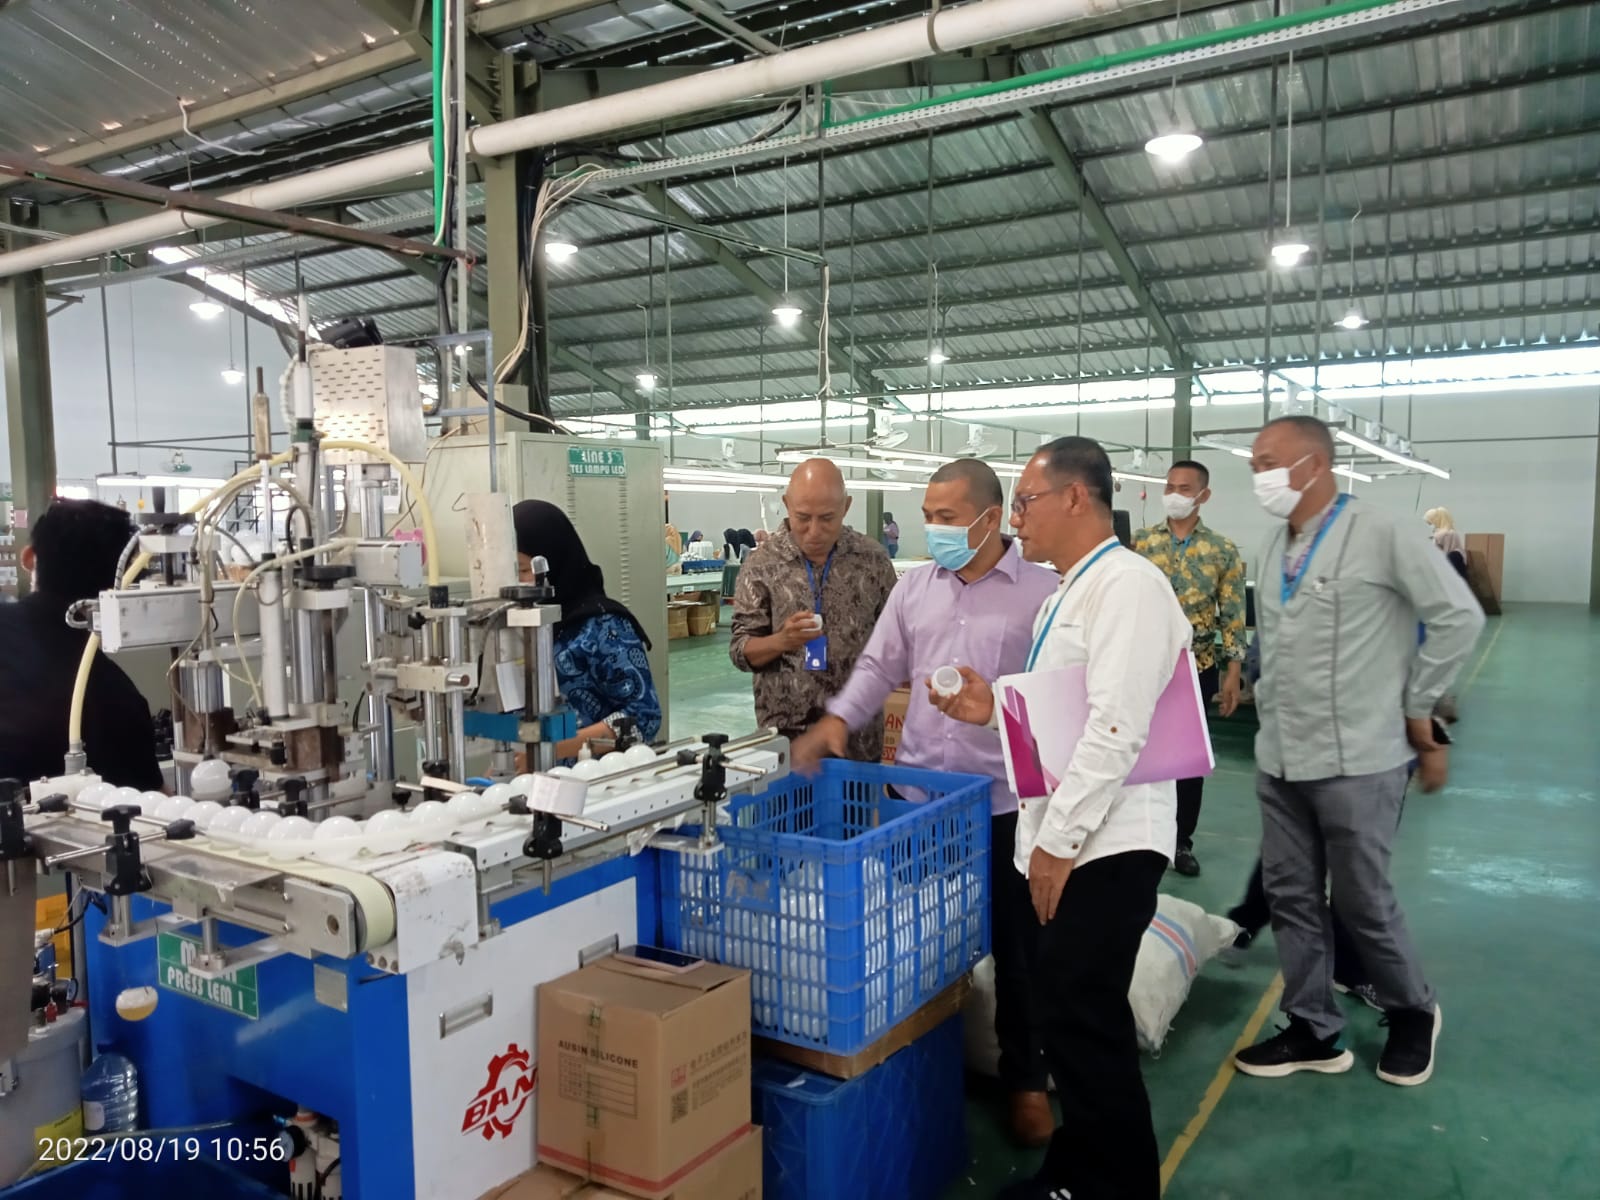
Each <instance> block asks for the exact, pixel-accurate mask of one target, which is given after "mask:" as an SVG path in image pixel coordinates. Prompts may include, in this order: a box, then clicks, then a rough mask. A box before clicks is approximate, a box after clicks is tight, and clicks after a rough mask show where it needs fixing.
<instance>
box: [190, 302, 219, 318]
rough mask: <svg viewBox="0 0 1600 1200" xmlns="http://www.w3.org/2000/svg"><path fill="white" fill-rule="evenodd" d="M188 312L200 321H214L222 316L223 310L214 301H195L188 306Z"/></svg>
mask: <svg viewBox="0 0 1600 1200" xmlns="http://www.w3.org/2000/svg"><path fill="white" fill-rule="evenodd" d="M189 311H190V312H192V313H193V314H194V315H195V316H197V317H199V318H200V319H201V320H202V321H215V320H216V319H217V318H218V317H220V316H221V315H222V312H223V308H222V305H220V304H218V303H217V302H216V301H215V300H196V301H195V302H194V303H193V304H191V305H189Z"/></svg>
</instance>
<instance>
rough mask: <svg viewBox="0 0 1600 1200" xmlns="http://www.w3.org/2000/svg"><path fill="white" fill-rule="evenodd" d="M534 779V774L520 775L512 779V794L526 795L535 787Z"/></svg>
mask: <svg viewBox="0 0 1600 1200" xmlns="http://www.w3.org/2000/svg"><path fill="white" fill-rule="evenodd" d="M533 779H534V777H533V776H532V775H518V776H517V777H516V778H515V779H513V780H512V781H511V784H510V787H511V794H512V795H514V796H526V795H527V794H528V790H529V789H530V788H532V787H533Z"/></svg>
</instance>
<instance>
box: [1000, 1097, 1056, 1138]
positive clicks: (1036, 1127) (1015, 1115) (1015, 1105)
mask: <svg viewBox="0 0 1600 1200" xmlns="http://www.w3.org/2000/svg"><path fill="white" fill-rule="evenodd" d="M1055 1131H1056V1114H1055V1110H1054V1109H1052V1108H1051V1107H1050V1094H1049V1093H1048V1092H1012V1093H1011V1139H1012V1141H1014V1142H1016V1144H1017V1145H1019V1146H1021V1147H1022V1148H1023V1149H1025V1150H1037V1149H1038V1148H1039V1147H1041V1146H1046V1145H1049V1143H1050V1138H1051V1136H1052V1135H1053V1134H1054V1133H1055Z"/></svg>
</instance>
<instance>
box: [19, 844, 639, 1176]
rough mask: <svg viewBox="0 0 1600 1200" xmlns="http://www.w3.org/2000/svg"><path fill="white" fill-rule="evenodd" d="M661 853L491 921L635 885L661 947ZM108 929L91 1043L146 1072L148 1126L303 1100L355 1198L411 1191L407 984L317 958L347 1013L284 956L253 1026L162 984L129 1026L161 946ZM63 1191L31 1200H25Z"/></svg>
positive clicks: (517, 904)
mask: <svg viewBox="0 0 1600 1200" xmlns="http://www.w3.org/2000/svg"><path fill="white" fill-rule="evenodd" d="M654 855H655V852H653V851H646V852H645V853H644V854H642V855H639V856H636V857H624V858H619V859H615V860H612V861H610V862H606V863H602V864H600V865H598V866H595V867H592V868H590V869H588V870H586V871H582V872H579V873H578V874H575V875H570V876H567V877H566V878H564V879H561V880H559V881H558V882H556V883H555V884H554V885H553V886H552V888H551V890H550V892H549V894H548V895H547V894H546V893H545V892H544V891H543V890H542V889H538V888H535V889H532V890H530V891H527V892H524V893H522V894H520V895H517V896H513V897H511V898H509V899H507V900H505V901H503V902H502V903H500V904H497V905H495V906H493V908H492V909H491V912H492V915H493V916H494V917H495V918H496V919H497V920H499V922H500V923H501V925H502V926H503V927H506V928H510V927H511V926H514V925H517V924H520V923H521V922H523V921H527V920H530V919H532V918H533V917H536V916H538V915H540V914H542V913H546V912H549V911H551V910H553V909H557V908H560V907H561V906H563V905H565V904H568V903H570V902H572V901H574V900H577V899H580V898H582V897H585V896H589V895H592V894H594V893H596V892H599V891H601V890H603V889H605V888H607V887H610V886H612V885H613V884H617V883H621V882H623V881H626V880H630V879H632V880H636V881H637V882H636V893H637V907H638V930H639V937H640V938H641V940H653V939H654V937H655V935H656V932H657V931H658V930H659V927H660V915H659V913H660V904H659V898H658V897H659V886H658V881H657V877H658V873H659V868H658V867H657V865H656V863H655V861H654ZM133 910H134V911H133V916H134V918H135V920H143V919H145V918H148V917H153V916H157V915H159V914H160V913H163V912H165V911H167V907H166V906H165V905H161V904H156V903H154V902H152V901H149V900H144V899H142V898H139V897H135V898H134V900H133ZM104 924H105V918H104V917H103V916H102V915H101V913H100V912H99V910H98V909H96V908H95V907H94V906H93V905H91V906H90V907H89V909H88V915H87V917H86V918H85V922H84V931H85V939H86V944H87V948H88V953H87V959H88V963H87V966H88V972H89V997H90V1016H91V1029H92V1031H93V1041H94V1048H95V1051H96V1052H97V1053H98V1052H100V1051H104V1050H116V1051H118V1052H119V1053H122V1054H125V1055H127V1056H128V1057H129V1058H130V1059H132V1060H133V1062H134V1065H135V1066H136V1067H137V1068H138V1071H139V1081H140V1082H139V1087H140V1096H141V1113H140V1117H141V1122H140V1123H141V1125H142V1126H144V1127H146V1128H152V1129H165V1128H186V1127H189V1126H194V1125H204V1124H209V1123H211V1122H217V1121H239V1120H244V1119H247V1118H260V1117H262V1116H264V1115H266V1114H278V1115H290V1114H292V1113H293V1112H294V1109H295V1106H296V1105H297V1104H298V1105H304V1106H306V1107H307V1108H310V1109H313V1110H315V1111H317V1112H320V1113H324V1114H326V1115H328V1116H330V1117H332V1118H334V1119H335V1120H337V1121H338V1122H339V1129H340V1143H341V1155H342V1160H343V1161H342V1162H341V1174H342V1178H343V1181H344V1194H345V1196H346V1197H347V1200H377V1198H383V1200H390V1198H393V1197H409V1196H412V1195H414V1194H415V1190H416V1189H415V1186H414V1177H413V1167H412V1161H411V1155H410V1154H409V1153H403V1152H401V1153H397V1152H396V1150H397V1147H409V1146H411V1145H412V1142H413V1136H412V1103H411V1100H412V1096H411V1073H410V1055H409V1036H408V1021H407V1003H406V994H407V993H406V979H405V978H404V977H403V976H394V975H388V974H384V973H382V972H378V971H375V970H374V969H373V968H371V967H370V966H368V965H367V964H366V963H365V962H364V961H362V960H351V961H346V960H341V959H331V958H320V959H318V960H316V964H315V965H317V966H321V967H325V968H328V969H331V970H334V971H338V972H340V973H341V974H343V975H344V976H345V977H346V979H347V981H348V1010H347V1011H345V1012H340V1011H338V1010H336V1009H333V1008H329V1007H327V1006H325V1005H323V1004H321V1003H319V1002H318V1001H317V1000H316V998H315V995H314V990H313V975H312V969H313V963H312V962H310V961H307V960H305V959H302V958H296V957H293V956H284V957H281V958H275V959H270V960H268V961H266V962H263V963H261V964H259V965H258V967H257V980H258V987H259V1011H260V1019H258V1020H248V1019H246V1018H243V1017H240V1016H236V1015H234V1014H233V1013H230V1012H226V1011H224V1010H222V1009H218V1008H214V1007H211V1006H209V1005H206V1004H202V1003H199V1002H197V1001H194V1000H191V999H189V998H187V997H185V996H182V995H179V994H176V993H174V992H171V991H165V990H164V991H162V993H161V998H160V1002H159V1004H158V1005H157V1006H156V1010H155V1012H154V1013H153V1014H151V1015H150V1016H149V1017H148V1018H146V1019H145V1020H143V1021H139V1022H130V1021H126V1020H123V1019H122V1018H121V1017H120V1016H118V1015H117V1012H116V997H117V994H118V993H119V992H121V991H122V990H123V989H125V988H129V987H140V986H145V985H148V984H150V983H152V982H153V981H154V980H155V979H156V978H157V972H158V969H159V965H158V963H157V960H156V939H154V938H148V939H145V940H144V941H140V942H135V943H133V944H131V945H128V946H124V947H121V948H120V949H118V948H113V947H110V946H107V945H105V944H104V943H103V942H101V941H100V940H99V934H100V932H101V929H102V928H103V926H104ZM218 933H219V938H220V940H221V941H222V943H223V944H224V945H240V944H243V943H246V942H249V941H253V940H255V939H256V938H258V937H259V936H260V935H259V934H257V933H255V932H254V931H251V930H245V929H240V928H237V927H235V926H229V925H222V926H220V927H219V930H218ZM92 1165H98V1166H101V1167H104V1165H105V1164H92ZM68 1174H69V1175H70V1176H73V1177H76V1178H79V1179H82V1180H85V1181H89V1180H91V1179H92V1172H89V1173H84V1174H81V1175H80V1174H79V1173H78V1172H77V1171H76V1170H74V1171H72V1172H69V1173H68ZM65 1177H67V1176H63V1178H65ZM49 1182H51V1183H52V1184H54V1180H51V1181H49ZM163 1190H165V1189H163ZM56 1194H59V1193H54V1192H39V1193H29V1195H30V1200H32V1198H33V1197H40V1196H46V1195H52V1196H53V1195H56ZM91 1194H92V1193H88V1192H85V1193H83V1195H85V1196H89V1195H91ZM121 1194H125V1195H141V1194H143V1193H140V1192H137V1191H133V1192H128V1193H121ZM151 1194H152V1195H154V1194H156V1193H155V1192H152V1193H151ZM169 1194H170V1193H169ZM193 1194H196V1195H200V1194H206V1195H211V1194H218V1195H231V1194H233V1193H225V1192H223V1193H211V1192H209V1191H204V1192H194V1193H193ZM243 1194H250V1193H243Z"/></svg>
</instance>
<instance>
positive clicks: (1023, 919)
mask: <svg viewBox="0 0 1600 1200" xmlns="http://www.w3.org/2000/svg"><path fill="white" fill-rule="evenodd" d="M990 828H991V830H992V833H993V840H992V841H991V842H990V849H989V944H990V947H991V948H992V950H993V952H994V1036H995V1041H996V1042H998V1043H999V1046H1000V1082H1001V1083H1003V1084H1004V1085H1005V1086H1006V1087H1007V1088H1008V1089H1009V1090H1010V1091H1013V1092H1042V1091H1044V1090H1045V1088H1046V1086H1047V1085H1048V1083H1049V1077H1050V1073H1049V1070H1048V1068H1046V1066H1045V1062H1044V1043H1043V1042H1042V1040H1041V1039H1040V1036H1039V1030H1038V1028H1037V1023H1036V1021H1035V1017H1034V1003H1033V973H1034V968H1035V964H1036V962H1037V959H1038V954H1039V918H1038V917H1036V916H1035V915H1034V912H1033V898H1032V896H1031V895H1030V894H1029V892H1028V881H1027V879H1025V878H1024V877H1023V875H1022V873H1021V872H1019V871H1018V870H1017V866H1016V844H1017V814H1016V813H1014V812H1010V813H1004V814H1002V815H1000V816H997V817H995V818H994V819H993V821H992V823H991V826H990Z"/></svg>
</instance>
